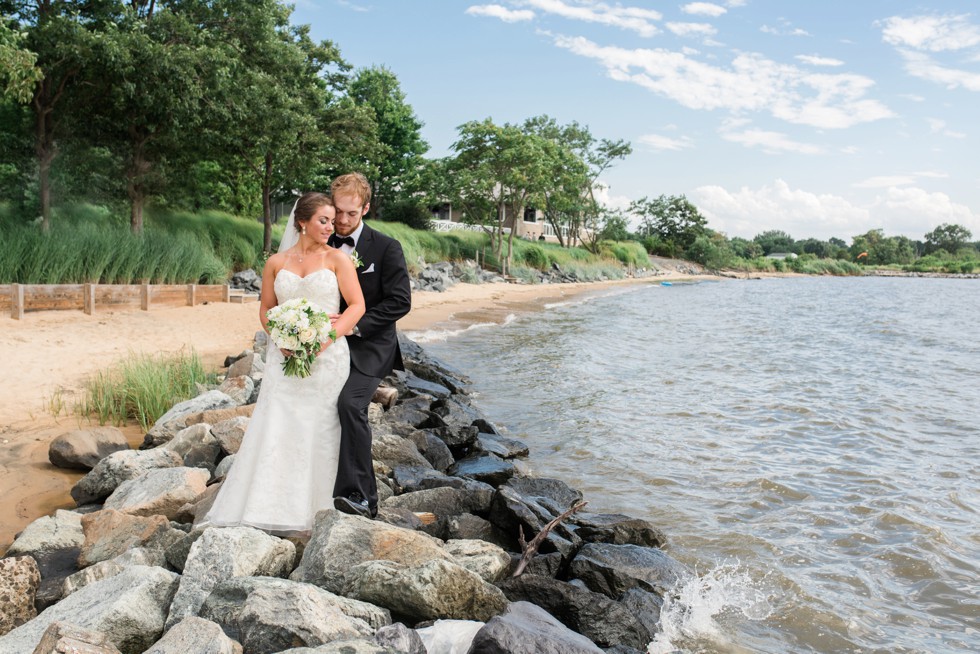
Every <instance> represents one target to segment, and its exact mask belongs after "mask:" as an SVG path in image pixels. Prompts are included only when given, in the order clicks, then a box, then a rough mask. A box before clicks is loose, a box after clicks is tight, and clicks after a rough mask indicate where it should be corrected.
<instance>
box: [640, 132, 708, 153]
mask: <svg viewBox="0 0 980 654" xmlns="http://www.w3.org/2000/svg"><path fill="white" fill-rule="evenodd" d="M638 140H639V141H640V143H642V144H644V145H649V146H650V147H651V148H653V149H654V150H683V149H685V148H690V147H692V146H693V145H694V143H693V142H692V141H691V139H689V138H687V137H686V136H682V137H681V138H679V139H675V138H671V137H669V136H663V135H661V134H644V135H643V136H641V137H640V138H639V139H638Z"/></svg>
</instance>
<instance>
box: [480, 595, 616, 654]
mask: <svg viewBox="0 0 980 654" xmlns="http://www.w3.org/2000/svg"><path fill="white" fill-rule="evenodd" d="M504 652H507V653H508V654H601V652H602V650H601V649H599V647H598V646H597V645H596V644H595V643H593V642H592V641H591V640H589V639H588V638H586V637H585V636H583V635H581V634H577V633H575V632H574V631H572V630H571V629H569V628H568V627H566V626H565V625H563V624H562V623H561V622H559V621H558V620H557V619H555V618H554V617H552V616H551V615H550V614H549V613H548V612H547V611H545V610H544V609H542V608H540V607H538V606H535V605H534V604H531V603H529V602H512V603H511V604H510V605H509V606H508V607H507V611H506V612H505V613H504V614H503V615H499V616H497V617H495V618H493V619H492V620H490V621H489V622H487V624H486V625H485V626H484V627H483V628H482V629H480V631H478V632H477V634H476V636H474V638H473V645H472V646H471V647H470V650H469V654H502V653H504Z"/></svg>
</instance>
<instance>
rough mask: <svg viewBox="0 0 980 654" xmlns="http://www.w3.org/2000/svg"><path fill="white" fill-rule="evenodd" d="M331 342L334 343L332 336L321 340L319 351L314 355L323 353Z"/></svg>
mask: <svg viewBox="0 0 980 654" xmlns="http://www.w3.org/2000/svg"><path fill="white" fill-rule="evenodd" d="M333 344H334V340H333V339H332V338H327V340H325V341H322V342H321V343H320V351H319V352H317V353H316V355H317V356H320V355H321V354H323V353H324V352H325V351H326V349H327V348H328V347H330V346H331V345H333Z"/></svg>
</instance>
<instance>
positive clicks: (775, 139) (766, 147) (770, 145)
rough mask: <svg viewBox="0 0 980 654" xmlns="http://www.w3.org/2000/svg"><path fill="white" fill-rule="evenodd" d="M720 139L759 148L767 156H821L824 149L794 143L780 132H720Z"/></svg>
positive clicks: (797, 142)
mask: <svg viewBox="0 0 980 654" xmlns="http://www.w3.org/2000/svg"><path fill="white" fill-rule="evenodd" d="M721 137H722V138H723V139H725V140H726V141H732V142H733V143H741V144H742V145H744V146H746V147H749V148H756V147H757V148H760V149H761V150H762V151H763V152H767V153H769V154H780V153H783V152H797V153H799V154H821V153H822V152H823V151H824V149H823V148H822V147H820V146H818V145H813V144H810V143H800V142H799V141H794V140H792V139H791V138H789V137H788V136H786V135H785V134H782V133H780V132H769V131H766V130H761V129H747V130H744V131H741V132H734V131H722V133H721Z"/></svg>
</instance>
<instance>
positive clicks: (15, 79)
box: [0, 22, 43, 104]
mask: <svg viewBox="0 0 980 654" xmlns="http://www.w3.org/2000/svg"><path fill="white" fill-rule="evenodd" d="M23 41H24V35H23V34H21V33H19V32H15V31H14V30H12V29H11V28H10V27H9V26H8V25H6V24H5V23H3V22H0V82H3V84H4V88H3V93H2V94H0V96H5V97H7V98H10V99H12V100H15V101H16V102H20V103H22V104H27V103H29V102H30V101H31V98H32V97H33V95H34V85H35V84H37V83H38V82H40V81H41V79H42V77H43V73H42V72H41V70H40V69H39V68H38V67H37V65H36V64H37V54H36V53H34V52H31V51H30V50H28V49H27V48H25V47H23V45H22V44H23Z"/></svg>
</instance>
